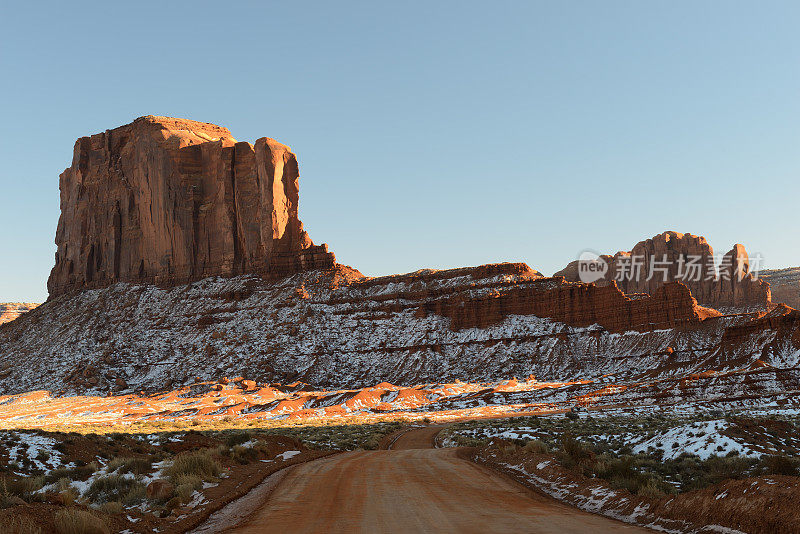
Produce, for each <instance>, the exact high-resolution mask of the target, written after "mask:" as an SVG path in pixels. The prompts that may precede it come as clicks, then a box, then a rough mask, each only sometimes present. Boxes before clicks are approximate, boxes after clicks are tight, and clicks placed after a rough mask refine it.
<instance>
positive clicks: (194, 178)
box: [47, 116, 335, 297]
mask: <svg viewBox="0 0 800 534" xmlns="http://www.w3.org/2000/svg"><path fill="white" fill-rule="evenodd" d="M298 176H299V173H298V165H297V159H296V158H295V155H294V154H293V153H292V152H291V150H290V149H289V147H287V146H285V145H282V144H281V143H278V142H277V141H275V140H273V139H270V138H268V137H262V138H261V139H258V140H257V141H256V142H255V144H251V143H247V142H237V141H236V139H234V138H233V136H232V135H231V133H230V132H229V131H228V130H227V129H226V128H222V127H220V126H216V125H214V124H208V123H204V122H196V121H191V120H185V119H175V118H169V117H155V116H146V117H140V118H138V119H136V120H135V121H133V122H132V123H130V124H126V125H124V126H120V127H119V128H114V129H112V130H106V131H105V132H102V133H98V134H95V135H92V136H89V137H82V138H80V139H78V141H77V142H76V143H75V149H74V154H73V159H72V165H71V166H70V167H69V168H68V169H66V170H65V171H64V172H63V173H62V174H61V177H60V183H59V187H60V191H61V217H60V219H59V222H58V229H57V231H56V240H55V241H56V245H57V246H58V250H57V252H56V261H55V267H53V270H52V272H51V273H50V278H49V280H48V283H47V285H48V289H49V292H50V295H51V297H53V296H58V295H61V294H63V293H66V292H69V291H72V290H79V289H85V288H96V287H104V286H108V285H111V284H113V283H116V282H135V283H153V284H158V285H164V286H171V285H180V284H185V283H187V282H191V281H193V280H198V279H201V278H206V277H209V276H214V275H236V274H241V273H258V274H261V275H263V276H265V277H275V276H281V275H286V274H291V273H295V272H298V271H302V270H307V269H324V268H329V267H332V266H333V264H334V261H335V260H334V256H333V254H331V253H329V252H328V250H327V246H325V245H321V246H314V245H313V243H312V241H311V239H310V238H309V237H308V234H307V233H306V232H305V231H303V225H302V223H301V222H300V219H299V218H298V214H297V210H298V200H299V182H298Z"/></svg>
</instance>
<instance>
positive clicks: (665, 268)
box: [554, 232, 771, 308]
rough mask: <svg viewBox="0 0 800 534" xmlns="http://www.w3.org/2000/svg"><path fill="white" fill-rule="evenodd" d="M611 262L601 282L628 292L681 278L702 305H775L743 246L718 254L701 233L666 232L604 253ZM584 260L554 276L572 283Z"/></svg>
mask: <svg viewBox="0 0 800 534" xmlns="http://www.w3.org/2000/svg"><path fill="white" fill-rule="evenodd" d="M600 258H601V259H602V261H604V262H606V263H607V264H608V269H607V270H606V272H605V276H604V277H603V278H602V279H601V280H600V281H598V284H599V285H603V284H607V283H610V282H611V281H616V283H617V285H618V286H619V288H620V289H621V290H622V291H623V292H624V293H628V294H635V293H647V294H650V295H654V294H655V292H656V291H657V290H658V289H659V288H660V287H661V286H662V285H663V284H664V283H666V282H675V281H679V282H681V283H683V284H685V285H686V286H687V287H688V288H689V289H690V290H691V292H692V296H694V298H696V299H697V301H698V302H699V303H700V304H702V305H703V306H709V307H712V308H723V307H753V306H761V307H766V306H769V305H770V304H771V296H770V285H769V283H768V282H766V281H765V280H762V279H758V277H757V274H756V273H753V272H751V270H750V259H749V257H748V255H747V251H746V250H745V248H744V246H743V245H739V244H737V245H735V246H734V247H733V248H732V249H731V250H730V251H729V252H728V253H726V254H724V255H723V256H721V257H719V258H717V257H715V255H714V249H713V248H712V247H711V245H710V244H709V243H708V241H706V239H705V238H704V237H702V236H696V235H692V234H681V233H678V232H664V233H661V234H659V235H657V236H654V237H652V238H651V239H647V240H645V241H641V242H639V243H637V244H636V246H634V247H633V249H632V250H630V251H628V252H617V253H616V254H615V255H613V256H610V255H602V256H601V257H600ZM579 268H580V262H579V261H577V260H576V261H573V262H571V263H570V264H569V265H567V267H566V268H565V269H563V270H561V271H559V272H557V273H555V275H554V276H563V277H564V278H565V279H566V280H568V281H571V282H579V281H580V280H581V277H580V273H579Z"/></svg>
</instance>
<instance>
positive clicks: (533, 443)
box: [523, 439, 550, 454]
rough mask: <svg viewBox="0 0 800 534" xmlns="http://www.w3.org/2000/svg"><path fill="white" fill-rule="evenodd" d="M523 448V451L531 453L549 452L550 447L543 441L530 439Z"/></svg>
mask: <svg viewBox="0 0 800 534" xmlns="http://www.w3.org/2000/svg"><path fill="white" fill-rule="evenodd" d="M523 449H524V450H525V452H529V453H532V454H547V453H548V452H550V449H549V448H548V447H547V445H546V444H545V443H544V442H543V441H541V440H538V439H532V440H530V441H529V442H527V443H526V444H525V446H524V447H523Z"/></svg>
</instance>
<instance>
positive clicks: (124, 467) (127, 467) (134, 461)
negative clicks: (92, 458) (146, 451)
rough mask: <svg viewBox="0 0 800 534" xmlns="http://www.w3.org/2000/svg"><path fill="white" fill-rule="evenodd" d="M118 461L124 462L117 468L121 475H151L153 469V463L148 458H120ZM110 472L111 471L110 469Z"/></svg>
mask: <svg viewBox="0 0 800 534" xmlns="http://www.w3.org/2000/svg"><path fill="white" fill-rule="evenodd" d="M118 460H122V463H121V464H120V465H119V467H118V468H117V470H118V472H119V473H120V474H125V473H133V474H134V475H144V474H146V473H149V472H150V470H151V469H152V468H153V462H152V460H150V459H148V458H141V457H134V458H118ZM109 471H111V469H110V468H109Z"/></svg>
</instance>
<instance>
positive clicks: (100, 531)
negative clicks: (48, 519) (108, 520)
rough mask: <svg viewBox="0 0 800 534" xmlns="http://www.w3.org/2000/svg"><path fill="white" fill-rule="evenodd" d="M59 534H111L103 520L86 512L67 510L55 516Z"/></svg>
mask: <svg viewBox="0 0 800 534" xmlns="http://www.w3.org/2000/svg"><path fill="white" fill-rule="evenodd" d="M55 527H56V532H58V534H110V530H109V528H108V526H107V525H106V524H105V523H104V522H103V520H102V519H100V518H99V517H97V516H96V515H94V514H92V513H90V512H87V511H85V510H78V509H76V508H65V509H63V510H59V511H58V512H57V513H56V515H55Z"/></svg>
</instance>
